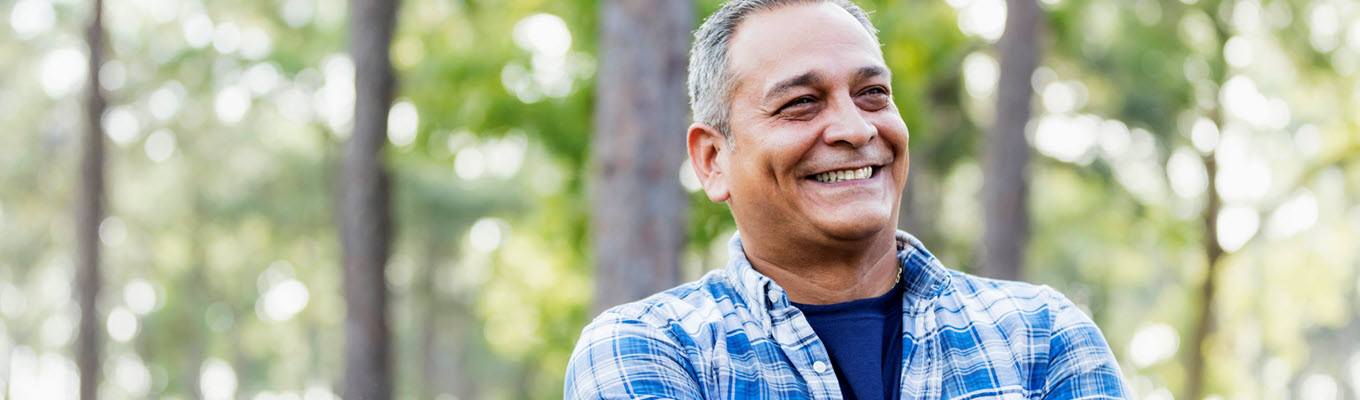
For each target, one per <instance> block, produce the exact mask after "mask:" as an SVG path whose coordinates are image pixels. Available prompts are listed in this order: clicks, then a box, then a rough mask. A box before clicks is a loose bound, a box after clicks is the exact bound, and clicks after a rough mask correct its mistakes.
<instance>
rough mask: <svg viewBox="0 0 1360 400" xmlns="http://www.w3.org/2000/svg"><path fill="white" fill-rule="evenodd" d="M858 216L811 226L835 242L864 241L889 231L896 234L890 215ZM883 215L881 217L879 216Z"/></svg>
mask: <svg viewBox="0 0 1360 400" xmlns="http://www.w3.org/2000/svg"><path fill="white" fill-rule="evenodd" d="M856 214H858V215H853V216H844V217H842V218H833V219H830V220H825V221H815V222H813V225H814V226H816V227H817V228H819V230H821V231H822V232H824V233H826V234H827V236H830V237H832V238H834V239H837V240H846V241H853V240H864V239H869V238H872V237H874V236H876V235H880V234H882V233H883V232H884V231H891V233H892V234H893V235H896V234H897V232H896V230H895V229H894V228H895V225H893V224H892V213H856ZM879 214H883V215H879Z"/></svg>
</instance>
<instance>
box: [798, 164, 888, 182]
mask: <svg viewBox="0 0 1360 400" xmlns="http://www.w3.org/2000/svg"><path fill="white" fill-rule="evenodd" d="M873 175H874V167H864V168H860V169H853V170H850V169H847V170H841V171H831V172H823V173H820V174H817V175H815V176H813V177H812V178H813V179H816V180H817V181H818V182H824V183H836V182H840V181H848V180H855V179H868V178H871V177H873Z"/></svg>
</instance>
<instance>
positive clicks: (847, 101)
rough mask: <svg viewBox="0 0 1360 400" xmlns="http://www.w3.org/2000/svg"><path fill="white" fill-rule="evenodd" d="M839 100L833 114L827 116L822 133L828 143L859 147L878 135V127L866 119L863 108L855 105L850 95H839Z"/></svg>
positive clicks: (823, 138)
mask: <svg viewBox="0 0 1360 400" xmlns="http://www.w3.org/2000/svg"><path fill="white" fill-rule="evenodd" d="M837 100H838V101H836V102H835V104H834V105H833V110H832V112H831V115H828V116H827V117H828V118H829V120H828V121H827V126H826V129H825V131H824V132H823V135H822V140H823V141H825V142H826V144H828V145H831V146H835V145H837V144H838V143H845V144H848V145H850V147H855V148H858V147H860V146H864V145H865V144H867V143H869V141H871V140H873V138H874V136H878V127H876V126H874V124H872V123H870V122H869V120H867V119H864V115H863V114H862V111H863V110H860V109H859V107H858V106H856V105H855V101H854V100H853V99H851V98H850V96H849V95H842V96H839V98H838V99H837Z"/></svg>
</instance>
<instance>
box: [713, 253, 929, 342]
mask: <svg viewBox="0 0 1360 400" xmlns="http://www.w3.org/2000/svg"><path fill="white" fill-rule="evenodd" d="M727 253H728V257H729V259H728V262H727V272H728V274H730V275H731V276H732V278H733V279H734V282H733V284H734V285H735V286H736V289H737V293H738V294H740V295H741V297H742V300H744V302H745V303H746V304H747V306H748V307H750V308H751V311H752V313H753V314H755V315H757V316H766V317H767V318H762V320H765V321H768V316H769V314H770V311H771V310H776V309H780V308H784V307H789V306H791V305H790V303H789V299H788V296H787V295H786V294H785V293H784V288H782V287H779V284H778V283H775V282H774V280H771V279H770V278H769V277H766V276H765V275H764V274H761V273H759V272H756V270H755V268H754V267H752V266H751V261H750V260H748V259H747V258H746V251H745V250H744V249H743V248H742V245H741V233H740V232H738V233H734V234H732V239H730V240H728V242H727ZM897 262H898V265H900V266H902V280H903V290H902V297H903V306H904V307H905V306H909V305H912V304H915V303H918V302H919V301H920V300H928V299H933V298H935V297H937V296H939V295H940V293H941V292H942V291H943V290H944V288H945V284H946V283H948V281H949V272H948V270H946V269H945V267H944V265H943V264H941V263H940V260H938V259H936V258H935V256H934V255H932V254H930V251H928V250H926V247H925V245H923V244H921V241H920V240H917V239H916V237H915V236H912V235H911V234H909V233H906V232H903V231H897ZM766 323H768V322H766Z"/></svg>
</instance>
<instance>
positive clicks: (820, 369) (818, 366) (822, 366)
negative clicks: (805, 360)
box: [812, 361, 827, 374]
mask: <svg viewBox="0 0 1360 400" xmlns="http://www.w3.org/2000/svg"><path fill="white" fill-rule="evenodd" d="M826 368H827V366H826V363H824V362H821V361H818V362H815V363H812V370H813V371H817V373H819V374H821V373H825V372H826Z"/></svg>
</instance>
